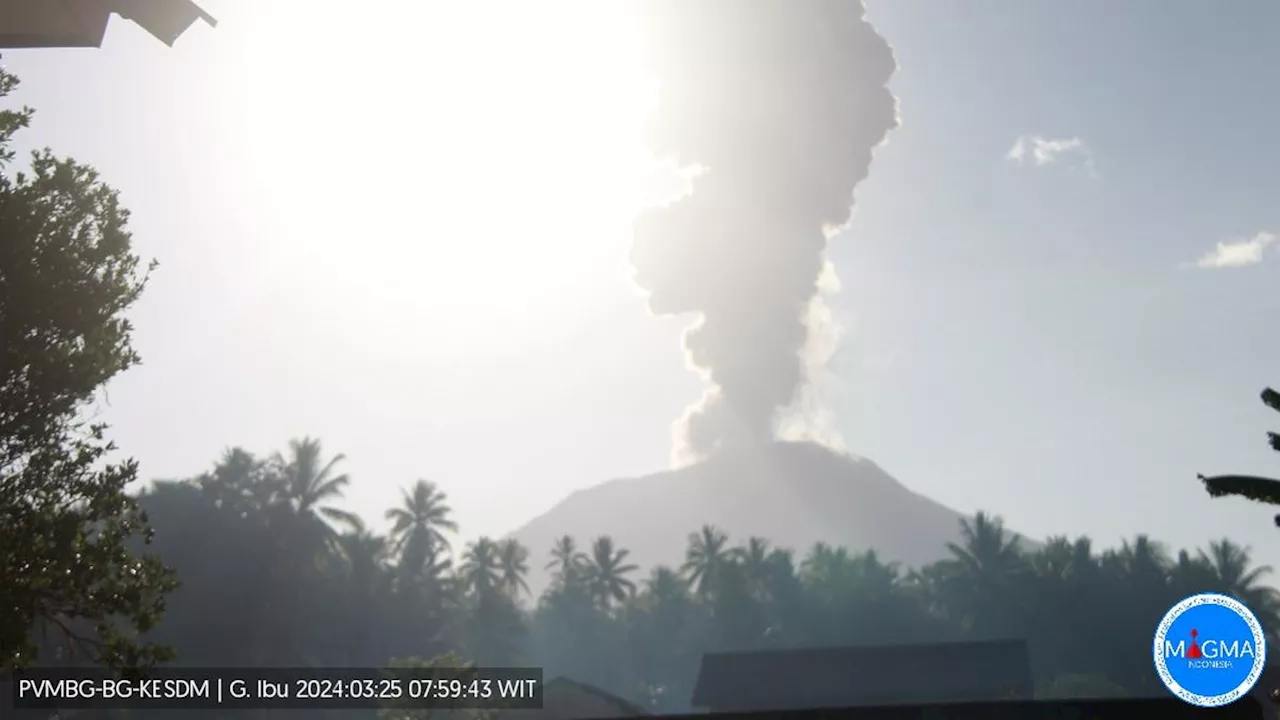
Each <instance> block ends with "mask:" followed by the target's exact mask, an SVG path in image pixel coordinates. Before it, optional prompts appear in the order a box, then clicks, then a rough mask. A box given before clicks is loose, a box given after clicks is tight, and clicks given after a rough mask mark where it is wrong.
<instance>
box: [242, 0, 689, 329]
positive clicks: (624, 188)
mask: <svg viewBox="0 0 1280 720" xmlns="http://www.w3.org/2000/svg"><path fill="white" fill-rule="evenodd" d="M241 8H242V9H241V12H242V13H244V15H242V16H240V19H239V22H238V23H237V24H238V25H239V27H237V29H236V30H237V33H238V34H239V35H240V36H241V37H242V40H243V45H242V46H239V47H237V48H236V50H235V52H236V62H234V63H232V66H233V67H234V69H233V70H232V73H231V75H230V77H229V81H228V90H227V95H228V97H226V99H225V102H226V103H227V107H231V108H236V110H235V111H234V112H236V113H237V116H236V117H235V118H234V119H233V120H232V122H234V123H235V124H236V125H237V126H238V131H237V132H236V133H235V136H236V137H237V142H242V143H244V146H245V152H246V161H247V162H249V163H251V165H252V173H251V174H252V176H253V182H254V183H255V188H256V191H257V192H259V193H260V194H262V196H263V198H262V199H263V203H264V206H266V207H267V208H268V209H267V210H264V211H263V212H266V213H268V214H269V215H270V216H271V217H272V223H273V224H274V225H275V226H276V228H275V231H274V233H273V235H272V236H271V237H269V238H266V239H265V240H264V245H270V246H271V247H270V248H264V251H266V252H268V254H270V255H271V256H272V257H273V258H274V259H275V261H276V262H277V263H279V266H278V267H279V268H280V269H281V270H284V269H286V268H287V269H289V270H290V271H291V272H294V273H295V274H297V275H301V276H303V277H306V278H307V281H306V282H305V283H300V284H298V288H295V290H296V291H298V292H310V291H311V290H307V289H304V288H303V286H305V287H306V288H317V289H320V288H323V292H324V293H328V294H330V295H332V294H334V293H335V292H336V293H337V294H338V295H340V296H342V297H345V298H347V299H348V300H350V298H360V299H361V302H362V303H364V304H366V305H369V304H374V305H380V306H382V307H388V306H390V305H394V306H395V307H396V308H398V309H399V310H402V311H404V310H409V311H412V312H415V313H418V314H419V315H421V314H422V313H429V314H430V316H429V322H431V323H433V324H437V323H444V324H445V325H447V324H449V323H451V322H452V323H465V324H467V325H469V326H470V327H471V330H470V332H472V333H474V332H476V330H475V327H476V326H487V327H489V328H490V329H491V330H492V331H495V332H496V331H497V330H498V329H499V328H501V331H502V332H507V331H509V330H510V329H511V326H513V325H514V326H520V327H522V328H524V329H526V330H529V331H533V330H536V329H537V327H536V321H537V319H538V317H539V316H547V315H549V314H550V313H555V312H561V311H563V310H564V309H566V308H568V307H572V306H574V305H580V304H582V303H584V302H589V301H590V298H591V296H592V295H593V294H594V293H596V292H598V291H599V289H600V288H603V287H606V286H612V287H616V286H617V285H618V284H619V283H621V282H625V278H626V260H627V251H628V246H629V230H628V228H629V222H630V219H631V217H632V216H633V214H634V213H635V211H636V210H637V209H639V208H640V207H641V206H643V205H645V204H651V203H653V202H658V201H660V200H661V199H662V198H661V196H662V195H663V194H664V192H665V193H668V194H669V193H670V190H669V189H667V190H664V188H665V187H667V186H668V185H669V183H670V181H669V180H666V179H664V178H665V175H664V174H663V173H662V172H661V171H660V170H657V169H655V168H654V165H653V163H651V162H650V160H649V159H648V154H647V153H646V151H645V148H644V145H643V139H642V128H643V123H644V120H645V118H646V117H647V114H648V112H649V110H650V109H651V108H652V103H653V102H654V99H655V92H654V88H653V85H652V83H651V82H650V81H649V79H648V76H647V73H646V70H645V63H644V62H643V58H642V55H641V53H640V48H639V44H638V42H637V33H636V28H635V22H634V17H633V15H632V6H631V4H630V3H629V2H626V1H625V0H556V1H553V2H545V1H544V2H536V3H534V2H522V1H520V0H509V1H505V2H453V1H448V2H446V1H444V0H418V1H416V2H403V1H398V2H396V1H384V2H373V1H368V0H367V1H366V2H364V3H350V2H343V3H340V4H339V3H334V2H324V1H317V0H288V1H286V0H272V1H271V2H264V3H253V4H247V3H246V4H245V5H243V6H241ZM317 291H319V290H317ZM338 304H344V303H338ZM433 308H436V309H437V310H433ZM444 308H447V310H448V312H447V313H446V312H443V311H441V310H440V309H444ZM368 309H369V308H365V310H364V311H367V310H368ZM351 311H352V312H356V313H362V312H364V311H362V310H360V309H359V308H355V309H353V310H351ZM451 318H452V319H451ZM436 329H437V330H445V331H466V329H465V328H461V327H442V326H436Z"/></svg>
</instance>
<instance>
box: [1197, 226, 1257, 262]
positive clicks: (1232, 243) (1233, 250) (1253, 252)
mask: <svg viewBox="0 0 1280 720" xmlns="http://www.w3.org/2000/svg"><path fill="white" fill-rule="evenodd" d="M1275 241H1276V236H1275V235H1274V234H1272V233H1268V232H1260V233H1258V234H1257V235H1254V236H1253V237H1251V238H1247V239H1244V240H1228V241H1220V242H1219V243H1218V244H1217V246H1215V247H1214V249H1213V250H1210V251H1209V252H1207V253H1205V254H1204V256H1203V257H1201V258H1200V259H1199V260H1197V261H1196V267H1199V268H1204V269H1206V270H1219V269H1222V268H1239V267H1247V266H1249V265H1257V264H1258V263H1260V262H1262V256H1263V253H1265V252H1266V249H1267V247H1269V246H1270V245H1272V244H1274V243H1275Z"/></svg>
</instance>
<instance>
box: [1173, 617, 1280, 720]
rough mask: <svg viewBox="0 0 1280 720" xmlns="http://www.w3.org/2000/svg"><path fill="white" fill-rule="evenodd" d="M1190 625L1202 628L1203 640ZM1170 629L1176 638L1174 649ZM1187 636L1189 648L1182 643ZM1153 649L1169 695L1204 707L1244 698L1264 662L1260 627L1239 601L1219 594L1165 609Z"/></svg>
mask: <svg viewBox="0 0 1280 720" xmlns="http://www.w3.org/2000/svg"><path fill="white" fill-rule="evenodd" d="M1194 626H1202V627H1205V628H1206V632H1205V634H1206V636H1207V637H1206V638H1205V639H1204V640H1203V641H1198V640H1197V638H1198V636H1199V631H1198V630H1197V629H1196V627H1194ZM1171 631H1173V636H1174V637H1175V638H1180V639H1179V640H1178V642H1177V645H1176V646H1175V645H1174V644H1173V641H1172V640H1171V639H1170V632H1171ZM1188 636H1189V637H1190V638H1191V645H1190V647H1188V646H1187V645H1186V640H1185V639H1181V638H1185V637H1188ZM1228 636H1230V637H1228ZM1232 638H1233V639H1232ZM1200 643H1202V644H1203V646H1204V650H1201V645H1200ZM1242 643H1243V644H1242ZM1152 650H1153V657H1154V659H1155V666H1156V673H1157V674H1159V676H1160V681H1161V682H1163V683H1164V685H1165V687H1167V688H1168V689H1169V692H1171V693H1173V694H1174V695H1175V696H1177V697H1178V698H1180V699H1181V700H1183V701H1184V702H1187V703H1190V704H1191V705H1196V706H1199V707H1206V708H1208V707H1220V706H1222V705H1228V704H1230V703H1233V702H1235V701H1236V700H1239V699H1240V698H1241V697H1243V696H1244V695H1245V694H1246V693H1248V692H1249V691H1250V690H1252V689H1253V687H1254V685H1256V684H1257V683H1258V679H1259V678H1260V677H1262V669H1263V667H1264V666H1265V665H1266V661H1267V640H1266V635H1265V633H1264V632H1263V630H1262V623H1260V622H1258V618H1257V617H1256V616H1255V615H1254V614H1253V613H1252V612H1251V611H1250V610H1249V608H1247V607H1245V606H1244V604H1243V603H1241V602H1240V601H1239V600H1236V599H1235V598H1233V597H1229V596H1227V595H1222V594H1219V593H1201V594H1199V595H1192V596H1191V597H1189V598H1187V599H1185V600H1183V601H1182V602H1180V603H1178V604H1177V605H1174V606H1173V607H1172V608H1170V609H1169V612H1167V613H1165V615H1164V617H1163V618H1162V619H1161V620H1160V624H1159V625H1158V626H1157V627H1156V633H1155V642H1154V643H1153V648H1152ZM1245 651H1247V652H1245ZM1245 655H1252V658H1246V657H1245ZM1171 658H1172V662H1171ZM1219 658H1222V659H1219ZM1237 660H1238V661H1240V662H1236V661H1237ZM1250 660H1251V662H1246V661H1250ZM1246 670H1247V672H1246Z"/></svg>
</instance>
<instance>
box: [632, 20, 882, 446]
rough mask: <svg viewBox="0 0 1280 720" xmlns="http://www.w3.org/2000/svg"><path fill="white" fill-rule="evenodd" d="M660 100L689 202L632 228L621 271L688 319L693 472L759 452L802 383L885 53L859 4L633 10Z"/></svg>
mask: <svg viewBox="0 0 1280 720" xmlns="http://www.w3.org/2000/svg"><path fill="white" fill-rule="evenodd" d="M641 13H642V22H643V24H644V32H645V36H646V38H647V42H648V44H649V47H648V54H649V57H650V61H651V66H652V68H653V72H654V74H655V77H656V79H657V81H658V83H659V85H660V87H661V90H660V93H661V94H660V97H659V102H658V107H657V110H656V111H655V114H654V116H653V118H652V120H651V124H650V127H649V128H648V132H649V137H648V139H649V143H650V147H651V149H652V150H653V151H654V152H655V154H657V155H659V156H663V157H669V158H671V159H673V160H675V161H676V162H677V163H679V164H680V165H682V166H685V167H691V168H693V167H696V168H698V169H699V173H698V175H697V176H696V177H694V179H693V180H692V192H691V193H690V194H688V195H686V196H684V197H683V198H681V199H680V200H677V201H676V202H674V203H672V204H670V205H667V206H664V207H661V208H657V209H653V210H650V211H648V212H646V213H644V214H642V215H641V216H639V217H638V218H637V220H636V224H635V245H634V248H633V250H632V262H633V264H634V265H635V277H636V281H637V282H638V283H639V285H640V286H641V287H642V288H644V289H645V290H646V291H648V293H649V305H650V308H651V309H652V311H653V312H654V313H657V314H660V315H678V314H684V313H696V314H698V315H700V316H701V319H700V320H699V321H698V322H697V324H696V325H695V326H693V327H691V328H690V329H689V330H688V331H687V332H686V334H685V338H684V343H685V348H686V350H687V352H688V355H689V359H690V361H691V363H692V364H693V365H694V366H695V367H696V368H698V369H700V370H701V371H702V372H704V373H705V374H706V375H707V377H708V378H709V379H710V380H711V381H712V385H713V389H712V390H711V391H710V392H709V393H708V394H707V395H706V396H704V397H703V398H702V400H700V401H699V402H698V403H697V404H695V405H694V406H692V407H690V408H689V410H688V411H687V412H686V414H685V417H684V418H683V419H682V421H681V426H680V429H679V432H680V435H681V437H680V438H679V441H680V442H681V443H683V444H684V446H685V448H684V449H685V450H686V451H687V452H688V453H689V454H690V455H692V456H694V457H703V456H707V455H709V454H711V453H713V452H714V451H716V450H717V449H720V448H723V447H726V446H733V445H737V444H741V443H752V444H754V443H761V442H767V441H769V440H771V439H772V438H773V437H774V435H775V433H776V431H777V423H778V419H779V414H780V413H781V412H782V411H783V410H785V409H786V408H788V407H789V406H791V405H792V403H793V402H795V400H796V397H797V393H798V391H799V390H800V388H801V387H802V386H803V385H804V384H805V381H806V369H805V364H804V362H803V361H802V358H801V353H802V351H803V350H804V348H805V346H806V342H807V340H808V338H809V332H810V328H809V327H808V326H807V325H806V322H805V318H806V316H808V315H809V309H810V306H811V302H812V301H813V300H814V298H815V296H816V295H817V292H818V283H819V278H820V276H821V275H822V271H823V265H824V253H825V249H826V244H827V240H828V238H829V237H830V236H831V235H832V234H834V232H835V231H836V230H837V229H839V228H840V227H842V226H844V225H846V224H847V223H848V221H849V219H850V216H851V213H852V209H853V207H852V206H853V191H854V188H855V187H856V186H857V184H858V183H859V182H861V181H862V180H863V179H864V178H865V177H866V176H867V173H868V171H869V169H870V165H871V158H872V152H873V150H874V149H875V147H876V146H877V145H879V144H880V143H881V142H883V141H884V139H885V137H886V136H887V134H888V132H889V131H890V130H891V129H893V128H894V127H895V126H896V125H897V105H896V101H895V99H894V97H893V95H892V94H891V93H890V92H889V90H888V88H887V87H886V85H887V83H888V81H889V78H890V77H891V76H892V74H893V71H894V70H895V62H894V57H893V51H892V49H891V48H890V47H889V44H888V43H887V42H885V40H884V38H882V37H880V35H879V34H877V33H876V31H875V29H874V28H873V27H872V26H871V25H870V23H868V22H867V21H866V19H865V8H864V7H863V4H862V2H861V0H647V1H646V2H643V3H642V5H641Z"/></svg>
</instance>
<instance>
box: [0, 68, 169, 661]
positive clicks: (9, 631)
mask: <svg viewBox="0 0 1280 720" xmlns="http://www.w3.org/2000/svg"><path fill="white" fill-rule="evenodd" d="M16 87H17V79H16V78H14V76H12V75H10V74H8V73H6V72H4V71H3V70H0V97H4V96H7V95H8V94H9V93H11V92H12V91H13V90H14V88H16ZM31 117H32V111H31V110H30V109H27V108H24V109H22V110H16V111H15V110H5V111H0V168H2V169H0V238H2V241H0V337H3V338H4V346H3V348H2V349H0V669H3V668H6V667H14V666H23V665H27V664H29V663H31V662H33V661H34V660H35V659H36V656H37V654H38V653H39V651H40V649H41V645H42V643H41V639H42V638H43V639H44V643H43V645H44V646H45V649H50V650H52V649H54V648H57V649H60V650H65V651H68V652H80V651H84V652H86V653H87V654H88V656H89V658H91V659H93V660H95V661H96V662H99V663H103V664H106V665H109V666H112V667H117V668H138V667H141V666H145V665H149V664H152V663H154V662H157V661H159V660H163V659H165V658H166V657H167V652H166V650H165V649H164V648H163V647H160V646H156V645H153V644H148V643H142V642H138V641H137V640H136V638H135V635H136V634H137V633H139V632H145V631H147V630H148V629H150V628H151V627H152V626H153V625H154V624H155V622H156V620H157V619H158V618H159V616H160V614H161V612H162V611H163V609H164V596H165V593H166V592H167V591H169V590H170V589H172V588H173V586H174V583H173V580H172V577H171V575H170V573H169V572H168V571H166V570H165V569H164V567H163V566H162V565H161V564H160V562H159V560H158V559H157V558H156V557H154V556H152V555H135V554H134V552H132V548H131V547H130V542H131V539H132V538H137V537H143V538H147V537H149V535H148V529H147V519H146V516H145V514H143V513H142V512H140V511H139V509H138V507H137V504H136V502H135V499H134V498H132V497H130V496H129V495H127V494H126V493H125V487H126V486H127V485H128V484H129V483H130V482H132V481H133V480H134V479H135V478H136V476H137V465H136V464H135V463H134V462H133V461H132V460H120V461H116V462H108V461H107V460H108V455H109V454H110V453H111V452H112V451H113V450H114V449H115V448H114V446H113V445H112V444H111V443H110V442H108V441H107V440H106V439H105V432H106V426H105V425H102V424H100V423H92V422H88V421H87V420H86V419H85V415H86V414H87V411H88V410H89V409H90V405H91V403H92V401H93V399H94V397H95V395H96V393H97V391H98V390H99V389H100V388H101V387H102V386H103V385H104V384H105V383H106V382H107V381H108V380H110V379H111V378H112V377H114V376H116V375H117V374H118V373H120V372H123V371H124V370H126V369H127V368H129V367H130V366H132V365H133V364H135V363H136V362H138V356H137V354H136V353H135V352H134V350H133V348H132V346H131V345H130V332H131V326H130V324H129V321H128V320H127V319H125V317H124V312H125V311H126V310H127V309H128V308H129V307H130V306H131V305H133V303H134V302H135V301H136V300H137V299H138V297H139V296H140V294H141V293H142V290H143V288H144V286H145V284H146V273H145V272H144V271H140V269H139V259H138V257H137V256H136V255H134V254H133V253H132V251H131V245H130V241H131V238H130V234H129V231H128V227H127V223H128V218H129V214H128V211H126V210H125V209H124V208H123V207H121V205H120V200H119V197H118V195H117V193H116V192H115V191H114V190H112V189H111V188H110V187H108V186H106V185H104V184H103V183H102V182H101V181H100V179H99V177H98V174H97V173H96V172H95V171H94V170H93V169H92V168H90V167H88V166H86V165H82V164H79V163H77V162H75V161H74V160H69V159H64V158H59V157H56V156H55V155H54V154H53V153H52V152H50V151H49V150H41V151H37V152H35V153H33V154H32V156H31V162H30V167H29V168H28V169H27V170H25V171H16V172H13V171H11V168H10V167H9V163H11V162H12V161H13V159H14V157H15V154H14V152H13V151H12V150H11V149H10V148H11V143H12V140H13V136H14V134H15V133H16V132H17V131H19V130H21V129H23V128H25V127H27V125H28V124H29V123H30V120H31ZM50 635H52V638H50Z"/></svg>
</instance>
